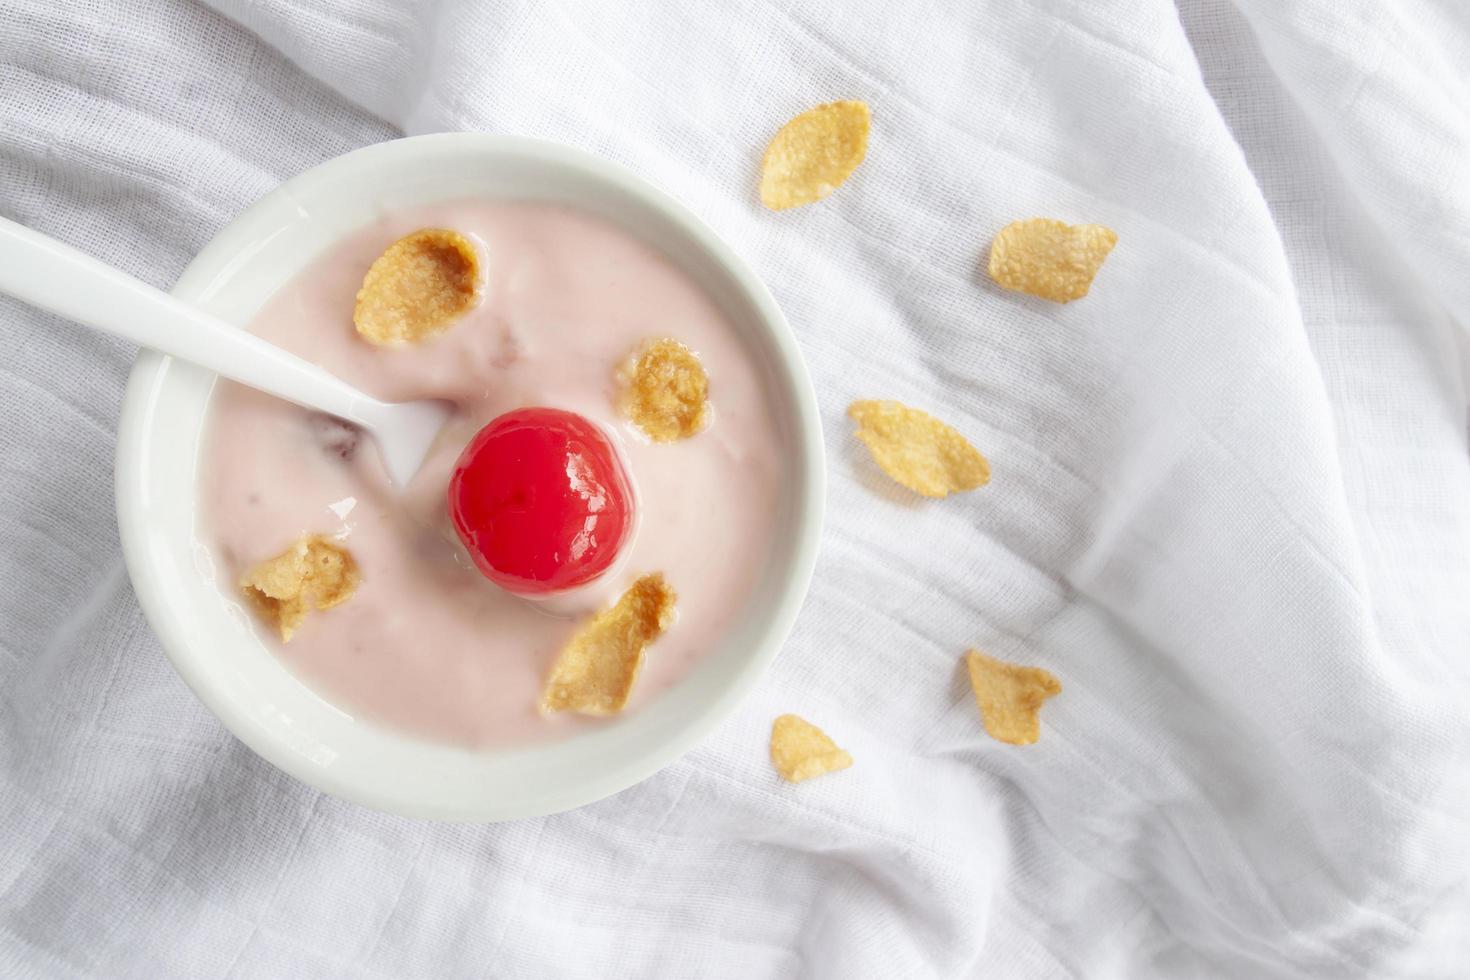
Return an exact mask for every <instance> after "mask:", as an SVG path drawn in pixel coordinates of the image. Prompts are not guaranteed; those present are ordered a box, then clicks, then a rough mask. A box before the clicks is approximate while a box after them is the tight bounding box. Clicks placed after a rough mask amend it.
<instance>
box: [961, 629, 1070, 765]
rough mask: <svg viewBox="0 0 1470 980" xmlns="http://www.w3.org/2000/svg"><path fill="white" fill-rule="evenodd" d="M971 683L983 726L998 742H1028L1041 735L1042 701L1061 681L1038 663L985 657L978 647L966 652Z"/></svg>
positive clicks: (1056, 688)
mask: <svg viewBox="0 0 1470 980" xmlns="http://www.w3.org/2000/svg"><path fill="white" fill-rule="evenodd" d="M965 663H966V664H967V665H968V666H969V668H970V686H971V687H973V688H974V689H975V702H976V703H977V704H979V706H980V718H981V719H982V720H983V721H984V722H985V730H986V731H987V732H989V733H990V737H991V738H993V739H995V740H996V741H998V742H1007V743H1009V744H1011V745H1030V744H1031V743H1033V742H1035V741H1036V740H1037V739H1038V738H1040V737H1041V719H1040V718H1039V717H1038V715H1039V713H1040V711H1041V704H1042V702H1043V701H1045V700H1046V699H1047V698H1050V697H1054V696H1055V695H1057V694H1060V693H1061V691H1062V685H1061V682H1060V681H1058V680H1057V679H1056V678H1055V677H1053V676H1052V675H1051V674H1050V673H1048V672H1047V671H1044V670H1042V669H1041V668H1040V667H1022V666H1021V665H1020V664H1008V663H1006V662H1005V661H1003V660H996V659H995V658H994V657H988V656H986V655H985V654H983V653H981V652H980V651H979V650H971V651H969V652H968V653H966V654H965Z"/></svg>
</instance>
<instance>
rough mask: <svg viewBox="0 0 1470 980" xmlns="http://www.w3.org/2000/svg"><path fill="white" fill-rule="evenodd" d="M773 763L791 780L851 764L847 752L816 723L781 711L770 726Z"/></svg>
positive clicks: (796, 780)
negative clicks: (781, 713) (779, 715)
mask: <svg viewBox="0 0 1470 980" xmlns="http://www.w3.org/2000/svg"><path fill="white" fill-rule="evenodd" d="M771 763H772V764H773V765H775V767H776V771H777V772H779V773H780V774H781V777H782V778H783V779H785V780H787V781H788V782H793V783H799V782H801V781H802V780H803V779H811V778H812V777H813V776H820V775H822V774H824V773H829V772H837V771H838V770H840V769H846V768H847V767H848V766H850V765H852V756H850V755H848V754H847V753H846V752H845V751H843V750H842V749H839V748H838V747H837V743H836V742H833V741H832V739H830V738H829V737H828V736H827V733H826V732H824V731H822V730H821V729H820V728H818V727H817V726H816V725H813V724H812V723H811V722H809V721H807V720H806V719H804V718H799V717H797V716H796V715H782V716H781V717H780V718H777V719H776V722H775V724H773V725H772V726H771Z"/></svg>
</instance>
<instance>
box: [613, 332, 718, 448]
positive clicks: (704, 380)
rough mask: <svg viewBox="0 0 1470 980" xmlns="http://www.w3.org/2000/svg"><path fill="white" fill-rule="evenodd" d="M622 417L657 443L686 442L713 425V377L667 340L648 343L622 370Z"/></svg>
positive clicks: (689, 353)
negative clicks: (710, 401) (711, 385)
mask: <svg viewBox="0 0 1470 980" xmlns="http://www.w3.org/2000/svg"><path fill="white" fill-rule="evenodd" d="M618 381H619V383H620V387H621V389H622V394H621V407H622V411H623V414H624V415H625V416H627V418H629V419H630V420H632V422H633V423H634V424H635V425H637V426H638V427H639V428H640V429H642V430H643V431H644V433H646V434H647V435H648V437H649V438H650V439H652V440H653V441H654V442H673V441H674V440H676V439H688V438H689V437H690V436H692V435H694V434H696V433H698V432H699V431H700V430H701V429H703V428H704V427H705V425H707V424H708V423H709V376H708V375H706V374H705V373H704V365H702V364H700V363H699V356H698V355H697V354H695V353H694V351H692V350H690V349H689V348H688V347H685V346H684V345H683V344H681V343H679V342H678V341H677V340H673V339H670V338H668V337H665V338H662V339H656V340H648V341H645V342H644V344H643V346H642V347H640V348H639V349H638V350H636V351H635V352H634V353H633V354H632V356H630V357H629V358H628V360H627V361H626V362H625V363H624V364H623V366H622V367H621V368H620V369H619V371H618Z"/></svg>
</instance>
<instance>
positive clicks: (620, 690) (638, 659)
mask: <svg viewBox="0 0 1470 980" xmlns="http://www.w3.org/2000/svg"><path fill="white" fill-rule="evenodd" d="M676 598H677V597H676V596H675V595H674V590H673V589H672V588H670V587H669V585H668V583H667V582H665V581H664V577H663V576H662V575H660V574H658V573H657V572H655V573H654V574H652V575H645V576H643V577H642V578H640V579H639V580H638V581H636V582H634V583H633V584H632V586H630V587H629V589H628V591H626V592H624V593H623V594H622V596H621V598H619V599H618V601H617V602H616V603H614V604H613V605H612V606H610V607H609V608H607V609H604V610H603V611H602V612H600V613H598V614H597V615H596V616H594V617H592V619H591V620H590V621H589V622H588V623H587V624H586V625H585V626H583V627H582V628H581V629H580V630H578V631H577V634H576V635H575V636H573V637H572V639H571V641H570V642H569V643H568V644H567V645H566V646H565V647H563V648H562V651H561V654H560V655H559V656H558V657H557V658H556V663H555V664H553V665H552V668H551V677H550V678H549V679H548V680H547V682H546V689H545V691H543V692H542V694H541V710H542V711H543V712H547V713H550V712H553V711H575V712H577V713H578V714H584V715H612V714H617V713H618V712H619V711H622V710H623V708H625V707H626V706H627V704H628V696H629V695H630V694H631V693H632V692H633V684H634V683H635V682H636V681H637V680H638V671H639V670H640V669H642V667H643V651H644V649H645V648H646V647H647V646H648V644H650V643H652V642H653V641H654V640H656V639H658V637H659V636H660V635H661V634H662V633H663V631H664V630H666V629H668V627H669V625H670V623H671V622H672V621H673V618H674V602H675V600H676Z"/></svg>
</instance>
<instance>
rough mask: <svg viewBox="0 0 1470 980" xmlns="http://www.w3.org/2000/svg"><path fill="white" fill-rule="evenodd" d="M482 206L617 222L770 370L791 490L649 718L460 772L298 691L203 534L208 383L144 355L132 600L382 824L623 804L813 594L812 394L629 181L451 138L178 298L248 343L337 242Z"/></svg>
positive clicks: (434, 753) (306, 763)
mask: <svg viewBox="0 0 1470 980" xmlns="http://www.w3.org/2000/svg"><path fill="white" fill-rule="evenodd" d="M469 197H483V198H492V199H498V200H537V201H552V202H558V203H563V204H567V205H572V206H575V207H579V208H582V209H584V210H586V211H589V212H591V213H593V214H597V215H600V216H602V217H604V218H606V219H608V220H610V221H612V222H614V223H615V224H617V225H619V226H620V227H622V228H624V229H625V230H627V231H629V232H631V233H632V234H634V235H635V236H637V237H639V238H641V239H642V240H644V241H645V242H647V243H648V244H650V245H652V246H653V247H655V248H657V249H658V250H660V251H662V252H663V253H665V254H666V255H667V256H668V257H669V258H670V259H671V260H672V261H674V262H675V263H676V264H678V265H679V266H680V267H681V268H682V269H683V270H684V271H685V272H686V273H687V274H689V275H690V276H691V277H692V278H693V279H694V280H695V281H696V282H697V283H699V284H700V285H701V286H702V287H703V288H704V289H705V290H706V291H707V292H708V293H709V294H710V295H711V297H712V298H713V299H714V300H715V301H716V302H717V303H718V304H719V306H720V307H721V308H722V309H723V310H724V312H725V313H726V315H727V316H728V317H729V318H730V320H731V322H732V323H733V324H734V325H735V326H736V328H737V329H738V330H739V331H740V333H741V336H742V339H743V340H744V341H745V343H746V346H747V348H748V350H749V351H750V352H751V356H752V357H753V358H754V359H755V361H756V363H757V364H758V365H759V366H760V367H761V369H762V373H763V376H764V379H765V381H766V384H767V390H768V393H769V397H770V399H771V407H772V411H773V415H774V417H775V418H776V419H777V423H778V426H779V427H780V430H781V435H782V439H783V443H784V446H783V448H784V451H785V458H786V464H787V468H788V469H787V472H788V474H789V480H788V485H787V487H786V490H785V493H784V494H783V498H782V501H781V507H780V514H779V519H778V524H777V528H778V530H777V535H776V540H775V542H774V543H773V547H772V552H771V555H770V558H769V560H768V565H767V568H766V571H765V573H764V574H763V576H762V578H761V581H760V583H759V585H758V586H757V590H756V593H755V595H754V596H753V597H752V598H751V600H750V602H749V604H748V605H747V607H746V611H745V614H744V615H743V616H742V617H741V619H740V622H739V624H738V625H737V627H736V628H735V629H734V630H733V631H732V632H731V633H730V634H729V635H728V636H726V637H725V638H724V641H723V642H722V643H721V645H720V646H719V648H718V649H716V650H714V651H712V652H711V653H710V654H709V655H708V656H707V657H706V658H704V660H703V661H702V662H701V663H700V664H699V665H698V666H697V667H696V668H695V669H694V670H693V671H692V672H691V673H690V674H689V675H688V676H686V677H685V678H684V679H683V680H682V681H681V682H680V683H678V684H677V685H675V686H674V687H673V688H671V689H670V690H668V691H666V692H664V693H662V694H660V695H659V696H657V697H656V698H654V699H653V700H652V701H651V702H650V703H648V704H646V705H644V706H643V707H641V708H640V709H639V710H637V711H636V712H633V713H631V714H629V715H628V716H626V717H624V718H621V719H619V720H618V721H617V722H615V723H612V724H609V725H607V726H605V727H600V728H598V729H597V730H595V731H591V732H588V733H585V734H580V735H576V736H573V737H571V738H569V739H567V740H565V741H561V742H555V743H549V744H543V745H536V746H529V747H512V748H505V749H494V750H483V751H469V750H464V749H458V748H453V747H449V746H444V745H439V744H435V743H430V742H426V741H422V740H419V739H415V738H413V737H410V736H406V735H402V734H399V733H396V732H394V731H391V730H387V729H384V728H380V727H378V726H375V725H373V724H371V723H368V722H365V721H362V720H359V719H355V718H353V717H352V716H351V715H350V714H348V713H347V712H346V711H344V710H342V709H341V708H339V707H337V706H334V705H332V704H331V703H329V702H327V701H326V700H324V699H323V698H321V697H320V696H319V695H317V694H316V693H315V692H313V691H312V690H311V689H310V688H308V687H306V686H305V685H304V684H303V683H301V682H300V681H298V680H297V679H296V678H295V677H294V676H293V675H292V674H291V673H290V672H289V671H287V669H286V668H285V667H284V666H283V665H282V664H281V663H280V662H279V661H278V660H276V658H275V657H274V656H273V655H272V654H271V652H270V651H269V650H268V649H267V648H266V646H265V645H264V644H263V643H262V642H261V641H260V640H259V639H258V638H257V637H256V636H255V634H254V632H253V630H252V629H251V625H250V623H249V622H248V621H247V620H246V618H245V615H244V614H243V612H242V611H241V610H240V609H239V608H238V607H237V606H236V605H235V604H234V603H233V601H227V600H226V599H225V597H224V596H223V595H221V593H220V591H219V589H218V587H217V585H216V576H215V570H214V561H213V555H212V553H211V551H210V549H209V548H208V547H207V546H206V545H205V544H204V542H203V541H202V540H201V539H200V537H199V535H198V533H197V528H196V523H197V517H198V514H197V503H196V486H197V479H196V476H197V465H198V459H199V445H200V436H201V432H202V429H203V422H204V416H205V410H206V406H207V404H208V400H209V396H210V391H211V389H212V387H213V384H214V376H213V375H211V374H210V373H208V372H206V371H202V370H200V369H197V368H195V367H193V366H192V365H188V364H183V363H180V362H176V361H173V360H171V359H169V358H165V357H161V356H158V355H156V354H153V353H151V352H144V353H142V354H141V355H140V356H139V358H138V361H137V364H136V365H135V367H134V370H133V374H132V377H131V379H130V381H129V385H128V392H127V396H126V399H125V402H124V406H123V415H122V422H121V427H120V435H119V445H118V454H117V492H118V516H119V527H120V531H121V534H122V539H123V548H124V553H125V556H126V558H127V563H128V569H129V572H130V573H131V575H132V578H133V583H134V587H135V589H136V591H137V594H138V598H139V601H140V603H141V604H142V606H143V610H144V612H145V613H146V615H147V617H148V620H149V622H150V623H151V624H152V626H153V628H154V630H155V632H157V634H158V636H159V639H160V640H161V642H162V644H163V647H164V649H165V651H166V652H167V654H168V656H169V657H170V659H171V660H172V661H173V663H174V665H175V666H176V667H177V669H178V670H179V672H180V673H181V674H182V675H183V677H184V679H185V680H186V681H187V682H188V684H189V685H190V687H192V688H193V690H194V691H195V692H196V693H197V694H198V695H199V697H200V698H201V699H202V700H203V701H204V702H205V703H206V704H207V705H208V706H209V707H210V708H211V709H212V710H213V711H214V712H215V713H216V714H218V715H219V717H220V718H221V720H223V721H224V723H225V724H226V725H227V726H228V727H229V728H230V729H231V730H232V731H233V732H234V733H235V734H236V735H237V736H238V737H239V738H241V739H242V740H243V741H244V742H246V743H247V744H248V745H249V746H250V747H251V748H253V749H254V750H255V751H256V752H258V753H259V754H260V755H262V756H264V757H265V758H266V759H268V760H269V761H271V762H272V763H274V764H276V765H277V766H279V767H281V768H282V769H285V770H286V771H288V772H290V773H291V774H293V775H295V776H297V777H298V778H300V779H303V780H304V781H306V782H308V783H311V784H313V785H315V786H318V787H320V788H322V789H324V790H326V791H328V792H331V793H333V794H336V795H338V796H342V797H344V798H347V799H350V800H353V801H356V802H359V803H363V804H366V805H369V806H373V807H377V808H379V809H384V810H389V811H393V812H397V813H403V814H408V815H415V816H429V817H439V818H448V819H474V820H501V819H511V818H517V817H525V816H533V815H538V814H544V813H552V812H556V811H559V810H564V809H568V808H570V807H574V806H579V805H582V804H584V803H588V802H591V801H593V800H597V799H600V798H602V797H604V796H607V795H609V794H611V793H614V792H617V791H618V790H620V789H623V788H624V787H626V786H629V785H631V784H632V783H634V782H637V781H638V780H640V779H642V778H644V777H646V776H648V775H650V774H652V773H653V772H654V771H656V770H657V769H658V768H660V767H661V766H663V765H665V764H667V763H668V762H670V761H672V760H673V759H674V758H676V757H677V756H678V755H679V754H681V753H682V752H684V751H685V750H686V749H688V748H689V747H690V746H691V745H692V744H693V743H694V742H695V741H696V740H697V739H698V738H699V737H700V736H701V735H702V734H704V732H706V731H707V730H708V729H709V728H710V727H712V726H713V725H714V724H715V723H716V722H717V721H719V719H720V718H721V717H723V716H724V715H725V714H727V713H728V711H729V710H731V709H732V708H733V707H734V705H735V703H736V702H737V701H738V699H739V697H740V696H741V695H742V694H743V693H744V692H745V691H746V690H747V689H748V688H749V687H750V686H751V685H752V684H754V682H755V680H756V679H757V678H758V676H759V674H760V672H761V670H762V669H763V668H764V667H765V666H766V664H767V663H769V661H770V659H771V658H772V657H773V656H774V655H775V653H776V651H777V649H778V648H779V646H780V644H781V642H782V641H783V640H784V639H785V637H786V634H787V633H788V632H789V630H790V627H791V623H792V621H793V620H794V619H795V616H796V612H797V610H798V608H799V606H800V603H801V600H802V598H803V597H804V595H805V592H806V586H807V583H808V581H809V579H810V576H811V569H812V565H813V562H814V560H815V554H816V543H817V538H818V535H819V532H820V525H821V504H822V493H823V488H822V480H823V471H822V454H821V434H820V425H819V422H818V417H817V411H816V403H815V399H814V397H813V395H812V391H811V385H810V381H809V380H808V378H807V375H806V372H805V369H804V367H803V366H802V363H801V359H800V355H799V353H798V351H797V349H796V345H795V342H794V340H793V338H792V336H791V333H790V330H789V328H788V327H787V325H786V323H785V320H784V319H783V318H782V316H781V313H780V311H779V309H778V308H777V307H776V305H775V302H774V301H773V300H772V299H771V297H770V295H769V293H768V292H767V290H766V289H765V288H764V286H763V285H762V284H761V283H760V282H759V280H757V279H756V278H755V276H754V275H753V274H752V273H751V272H750V271H749V269H748V268H747V267H746V266H745V265H744V263H743V262H741V261H740V260H739V259H738V258H737V257H736V256H734V255H733V254H732V253H731V252H730V251H729V249H728V248H727V247H726V246H725V245H724V244H723V243H721V242H720V241H719V240H718V239H717V238H716V237H715V236H714V235H713V233H711V232H710V231H709V230H708V229H707V228H706V227H705V226H704V225H703V224H702V223H701V222H699V220H698V219H697V218H695V217H693V216H692V215H691V214H689V213H688V212H687V211H686V210H685V209H684V208H682V207H681V206H680V205H678V204H676V203H674V202H673V201H672V200H670V199H669V198H667V197H666V196H665V195H663V194H661V193H660V192H658V191H656V190H653V189H652V188H650V187H649V186H648V185H646V184H644V183H643V182H642V181H640V180H639V179H638V178H636V177H633V176H632V175H631V174H629V173H628V172H626V171H624V170H622V169H621V168H618V167H615V166H613V165H610V164H607V163H604V162H602V161H599V160H597V159H595V158H592V157H589V156H587V155H585V154H582V153H580V152H578V151H575V150H571V149H569V148H566V147H561V146H557V145H555V144H549V143H543V142H540V141H534V140H524V139H517V138H510V137H493V136H485V135H478V134H442V135H437V136H426V137H415V138H412V139H406V140H398V141H395V142H392V143H384V144H379V145H377V146H372V147H368V148H365V149H363V150H358V151H356V152H354V153H350V154H348V155H346V156H343V157H339V158H337V159H335V160H332V161H329V162H328V163H326V164H323V165H322V166H320V167H317V168H316V169H314V170H311V171H309V172H307V173H305V174H302V175H301V176H299V177H297V178H294V179H293V180H291V181H289V182H288V183H286V184H283V185H282V186H281V187H279V188H277V189H276V190H275V191H273V192H272V193H271V194H269V195H267V196H266V197H264V198H262V199H261V200H260V201H259V202H257V203H256V204H255V205H253V206H252V207H251V208H250V209H249V210H248V211H246V212H245V213H244V214H242V215H241V216H240V217H239V218H237V219H236V220H235V221H234V222H232V223H231V224H230V225H229V227H227V228H226V229H225V230H224V231H223V232H221V233H220V235H219V236H218V237H217V238H216V239H215V240H214V241H213V242H211V243H210V245H209V246H208V247H207V248H206V249H205V250H204V251H203V252H201V253H200V254H199V256H198V257H197V258H196V259H195V260H194V261H193V262H192V263H191V264H190V265H189V267H188V268H187V269H186V270H185V272H184V275H183V276H182V277H181V278H180V280H179V283H178V285H177V287H176V288H175V290H174V292H175V293H176V294H177V295H178V296H180V297H182V298H184V299H186V300H188V301H190V302H192V303H194V304H196V305H198V306H199V307H201V308H203V309H205V310H207V311H209V312H211V313H213V314H215V315H217V316H220V317H222V318H224V319H226V320H228V321H230V322H233V323H238V324H244V323H247V322H248V321H249V319H250V318H251V316H252V315H253V314H254V313H255V312H256V311H257V310H258V309H259V308H260V306H261V305H262V304H263V303H264V302H265V300H266V299H268V298H269V297H270V296H271V295H272V294H273V293H274V292H275V291H276V290H277V289H279V288H280V287H281V286H282V285H284V284H285V283H286V282H287V280H289V279H290V278H291V277H292V276H293V275H294V274H296V273H297V272H298V271H300V269H301V268H302V267H303V266H304V265H306V264H307V263H308V262H310V261H311V260H312V259H313V258H315V257H316V256H317V255H319V254H320V253H321V252H322V251H323V250H325V249H326V248H328V247H329V246H330V245H332V244H333V243H334V242H336V241H338V240H339V239H340V238H342V237H343V236H344V235H345V234H347V233H349V232H351V231H353V230H355V229H357V228H359V227H361V226H363V225H365V224H367V223H368V222H370V221H372V220H374V219H375V218H377V217H379V216H380V215H381V214H383V213H384V212H388V211H393V210H397V209H400V208H404V207H409V206H413V205H419V204H427V203H432V202H435V201H443V200H452V199H457V198H469Z"/></svg>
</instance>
